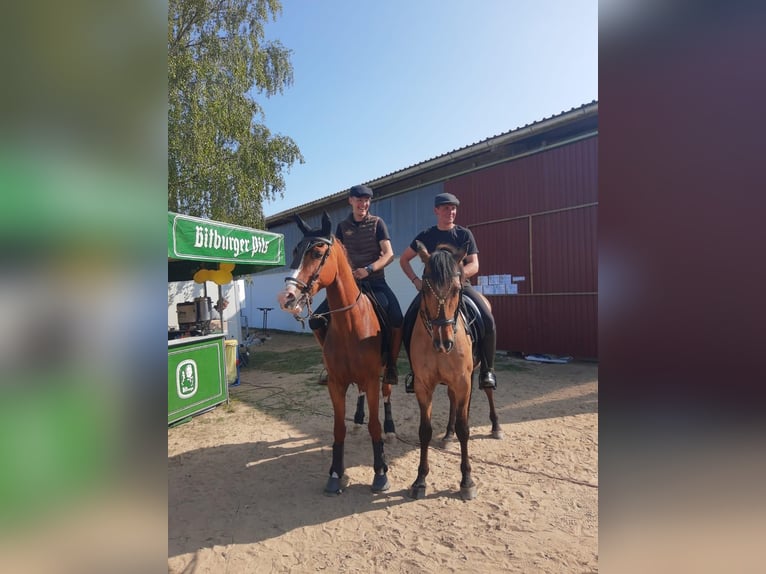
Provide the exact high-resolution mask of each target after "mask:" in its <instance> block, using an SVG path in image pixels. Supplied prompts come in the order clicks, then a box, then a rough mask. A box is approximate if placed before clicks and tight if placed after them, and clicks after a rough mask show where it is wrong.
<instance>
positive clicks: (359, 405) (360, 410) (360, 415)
mask: <svg viewBox="0 0 766 574" xmlns="http://www.w3.org/2000/svg"><path fill="white" fill-rule="evenodd" d="M364 401H365V392H364V391H359V396H358V397H357V398H356V412H355V413H354V423H355V424H358V425H361V424H364Z"/></svg>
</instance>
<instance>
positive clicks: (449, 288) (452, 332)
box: [409, 241, 477, 500]
mask: <svg viewBox="0 0 766 574" xmlns="http://www.w3.org/2000/svg"><path fill="white" fill-rule="evenodd" d="M417 248H418V249H417V253H418V255H419V256H420V259H421V261H423V264H424V268H423V288H422V290H421V298H420V308H419V313H418V319H417V320H416V322H415V325H414V327H413V331H412V338H411V340H410V346H409V357H410V362H411V364H412V372H413V374H414V377H415V382H414V384H415V396H416V397H417V400H418V405H419V406H420V432H419V434H420V466H419V467H418V476H417V478H416V479H415V482H414V483H413V484H412V487H411V491H410V495H411V496H412V498H423V497H425V495H426V477H427V476H428V473H429V470H430V469H429V466H428V447H429V444H430V442H431V437H432V435H433V427H432V426H431V407H432V400H433V394H434V391H435V390H436V387H437V386H438V385H440V384H443V385H447V395H448V396H449V402H450V418H452V415H453V413H454V416H455V422H454V427H455V432H456V434H457V438H458V440H459V441H460V470H461V473H462V479H461V481H460V496H461V497H462V498H463V499H464V500H471V499H473V498H475V497H476V492H477V491H476V485H475V483H474V481H473V479H472V478H471V463H470V461H469V459H468V437H469V428H468V414H469V411H470V406H471V375H472V373H473V371H474V368H475V359H474V356H473V350H472V345H471V338H470V337H469V335H468V332H467V327H466V324H465V318H464V317H463V314H462V313H460V301H461V298H462V284H463V267H462V265H461V263H460V262H461V261H462V260H463V258H464V257H465V254H466V249H465V247H464V248H463V249H461V250H457V249H455V248H453V247H451V246H449V245H439V246H437V248H436V250H435V251H434V252H433V253H431V254H429V253H428V251H427V250H426V248H425V246H424V245H423V244H422V243H420V242H419V241H418V242H417Z"/></svg>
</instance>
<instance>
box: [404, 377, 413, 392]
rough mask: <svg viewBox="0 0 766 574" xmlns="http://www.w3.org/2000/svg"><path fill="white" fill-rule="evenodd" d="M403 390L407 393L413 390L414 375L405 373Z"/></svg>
mask: <svg viewBox="0 0 766 574" xmlns="http://www.w3.org/2000/svg"><path fill="white" fill-rule="evenodd" d="M404 390H405V391H406V392H408V393H414V392H415V375H413V374H412V373H407V376H406V377H404Z"/></svg>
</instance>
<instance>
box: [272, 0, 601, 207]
mask: <svg viewBox="0 0 766 574" xmlns="http://www.w3.org/2000/svg"><path fill="white" fill-rule="evenodd" d="M282 6H283V12H282V15H281V16H280V17H279V19H278V20H277V21H276V22H274V23H270V24H269V25H268V26H267V27H266V36H267V37H268V38H269V39H278V40H280V41H281V42H282V44H283V45H284V46H285V47H286V48H289V49H291V50H292V51H293V54H292V58H291V59H292V62H293V66H294V72H295V77H294V83H293V85H292V86H290V87H289V88H287V89H286V90H285V93H284V94H282V95H277V96H273V97H272V98H269V99H265V98H264V97H263V96H257V99H258V101H259V103H261V104H262V106H263V108H264V112H265V118H264V120H263V121H264V122H265V124H266V125H267V126H268V127H269V129H270V130H271V131H272V132H275V133H281V134H283V135H287V136H290V137H291V138H292V139H293V140H295V142H296V143H297V144H298V147H299V148H300V149H301V152H302V153H303V156H304V158H305V160H306V162H305V163H304V164H300V165H299V164H296V165H294V166H293V167H292V169H291V170H290V172H289V173H287V174H286V184H287V190H286V192H285V197H284V198H283V199H279V200H276V201H270V202H266V203H264V213H265V215H266V216H269V215H273V214H275V213H279V212H281V211H285V210H289V209H292V208H294V207H297V206H300V205H302V204H304V203H308V202H310V201H313V200H315V199H318V198H320V197H325V196H327V195H331V194H334V193H337V192H339V191H342V190H344V189H347V188H348V187H350V186H352V185H354V184H357V183H362V182H366V181H370V180H373V179H376V178H378V177H381V176H383V175H386V174H389V173H391V172H395V171H399V170H401V169H404V168H406V167H408V166H411V165H413V164H416V163H420V162H422V161H425V160H427V159H430V158H432V157H436V156H439V155H442V154H444V153H447V152H449V151H452V150H454V149H457V148H461V147H463V146H466V145H469V144H472V143H475V142H477V141H481V140H483V139H486V138H488V137H491V136H494V135H497V134H500V133H504V132H507V131H509V130H512V129H515V128H518V127H521V126H523V125H525V124H528V123H531V122H535V121H537V120H540V119H542V118H544V117H548V116H551V115H554V114H558V113H560V112H562V111H566V110H569V109H571V108H573V107H578V106H580V105H582V104H585V103H588V102H591V101H593V100H597V99H598V2H597V1H596V0H534V1H527V0H474V1H469V0H385V1H380V2H367V1H361V0H321V1H319V0H283V2H282Z"/></svg>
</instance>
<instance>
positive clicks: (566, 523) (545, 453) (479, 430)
mask: <svg viewBox="0 0 766 574" xmlns="http://www.w3.org/2000/svg"><path fill="white" fill-rule="evenodd" d="M315 350H316V343H315V342H314V340H313V338H312V337H310V336H304V335H294V334H286V333H272V336H271V339H270V340H268V341H266V342H265V343H264V344H263V345H261V346H259V347H255V348H253V349H252V351H253V352H252V356H251V359H252V363H253V364H254V365H255V367H254V368H251V369H248V370H245V371H243V373H242V376H241V384H240V385H239V386H237V387H231V388H230V396H231V402H230V404H229V405H222V406H220V407H218V408H216V409H214V410H212V411H210V412H207V413H204V414H202V415H200V416H197V417H195V418H193V419H192V420H191V421H190V422H188V423H186V424H183V425H180V426H178V427H174V428H169V429H168V480H169V510H168V512H169V525H168V531H169V542H168V548H169V550H168V551H169V558H168V569H169V571H170V572H179V573H180V572H234V573H240V572H241V573H246V572H247V573H251V572H316V571H321V570H328V571H331V572H341V573H345V572H349V573H350V572H360V573H362V572H363V573H369V572H381V573H383V572H413V573H414V572H434V573H436V572H439V573H441V572H484V573H488V572H523V573H532V572H578V573H582V572H596V571H597V570H598V545H597V540H598V538H597V534H598V514H597V512H598V457H597V453H598V397H597V393H598V378H597V366H596V365H594V364H585V363H570V364H564V365H555V364H554V365H552V364H536V363H530V362H527V361H524V360H521V359H507V358H498V391H497V392H496V395H495V396H496V404H497V409H498V415H499V417H500V422H501V424H502V426H503V430H504V431H505V438H504V439H503V440H500V441H498V440H495V439H492V438H490V436H489V431H490V423H489V416H488V408H487V401H486V399H485V398H484V395H483V393H480V392H478V391H475V394H474V397H473V404H472V406H471V420H470V425H471V441H470V443H469V449H470V455H471V461H472V465H473V474H474V480H476V482H477V484H478V489H479V492H478V498H477V499H475V500H473V501H470V502H464V501H462V500H461V499H460V497H459V494H458V490H459V481H460V468H459V464H460V458H459V451H458V446H457V445H455V446H454V447H448V448H442V446H441V445H440V444H439V441H438V440H435V441H434V442H433V443H432V451H431V454H430V457H429V460H430V463H431V473H430V475H429V477H428V487H429V490H428V496H427V497H426V498H425V499H423V500H417V501H414V500H411V499H410V498H409V497H408V496H407V492H408V487H409V485H410V484H411V483H412V482H413V480H414V479H415V476H416V474H417V466H418V460H419V448H418V422H419V419H418V417H419V414H418V408H417V401H416V400H415V398H414V395H408V394H406V393H405V392H404V386H403V385H402V384H400V385H398V386H397V387H394V393H393V397H392V398H393V414H394V420H395V422H396V425H397V437H396V438H395V439H393V440H391V441H389V442H387V444H386V446H385V449H386V456H387V458H388V462H389V480H390V481H391V489H390V490H389V491H388V492H386V493H385V494H377V495H376V494H373V493H372V492H371V491H370V488H369V485H370V483H371V482H372V450H371V446H370V438H369V435H368V433H367V429H366V426H362V427H357V426H356V425H354V424H353V422H352V420H351V417H352V416H353V408H354V406H355V404H356V396H355V391H354V389H353V387H352V392H350V393H349V396H348V402H347V404H348V413H347V418H348V423H347V424H348V428H349V433H348V437H347V439H346V455H345V462H346V466H347V473H348V475H349V477H350V479H351V484H350V485H349V487H348V489H347V490H346V491H345V492H344V493H343V494H342V495H341V496H337V497H327V496H324V495H323V492H322V491H323V488H324V484H325V481H326V477H327V470H328V468H329V466H330V459H331V445H332V408H331V405H330V400H329V397H328V396H327V390H326V388H325V387H322V386H319V385H317V384H316V382H315V381H316V378H317V375H318V373H319V371H320V368H321V366H320V365H316V366H315V367H312V368H309V369H308V372H304V373H300V374H285V373H274V372H270V371H266V370H262V369H261V368H258V365H259V364H260V357H265V356H266V354H265V353H266V352H275V351H285V352H290V353H294V355H293V356H295V357H298V356H300V355H301V354H303V355H306V354H308V353H311V352H314V351H315ZM288 356H289V355H288ZM296 360H297V359H296ZM401 378H402V379H403V377H401ZM447 410H448V404H447V398H446V392H439V393H437V397H436V400H435V402H434V415H433V421H434V429H435V432H434V437H435V439H439V438H441V436H442V434H443V429H444V426H445V423H446V416H447Z"/></svg>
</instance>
